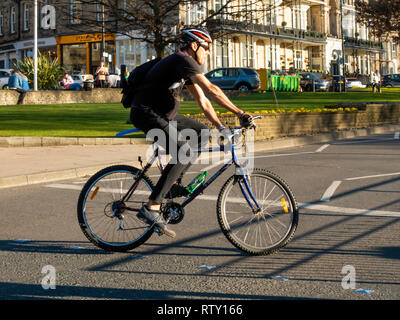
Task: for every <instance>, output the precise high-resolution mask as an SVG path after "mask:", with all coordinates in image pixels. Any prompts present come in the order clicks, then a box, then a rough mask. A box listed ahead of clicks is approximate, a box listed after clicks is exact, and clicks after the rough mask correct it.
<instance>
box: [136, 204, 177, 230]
mask: <svg viewBox="0 0 400 320" xmlns="http://www.w3.org/2000/svg"><path fill="white" fill-rule="evenodd" d="M136 216H137V217H138V218H139V219H140V220H142V221H144V222H145V223H147V224H149V225H151V226H153V225H154V226H155V227H156V228H157V229H158V231H160V232H161V233H162V234H166V235H167V236H169V237H171V238H175V236H176V233H175V232H174V231H172V230H169V229H168V228H167V224H166V223H165V220H164V218H163V216H162V215H161V213H160V211H155V210H150V209H148V208H147V207H146V206H143V207H141V208H140V210H139V212H138V213H137V215H136Z"/></svg>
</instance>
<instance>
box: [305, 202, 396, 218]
mask: <svg viewBox="0 0 400 320" xmlns="http://www.w3.org/2000/svg"><path fill="white" fill-rule="evenodd" d="M299 208H301V209H309V210H317V211H325V212H336V213H341V214H346V215H353V214H354V215H363V216H374V217H395V218H398V217H400V212H396V211H385V210H371V209H356V208H343V207H335V206H327V205H322V204H315V203H302V204H299Z"/></svg>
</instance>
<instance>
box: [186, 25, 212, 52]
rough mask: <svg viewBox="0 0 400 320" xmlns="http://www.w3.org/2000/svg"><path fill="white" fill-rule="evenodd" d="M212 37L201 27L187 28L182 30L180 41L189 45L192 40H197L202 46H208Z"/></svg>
mask: <svg viewBox="0 0 400 320" xmlns="http://www.w3.org/2000/svg"><path fill="white" fill-rule="evenodd" d="M211 41H212V38H211V36H210V34H209V33H208V31H207V30H205V29H202V28H187V29H184V30H182V33H181V42H182V43H183V44H184V45H189V44H190V43H192V42H197V43H198V44H199V45H201V46H202V47H205V48H208V46H209V43H211Z"/></svg>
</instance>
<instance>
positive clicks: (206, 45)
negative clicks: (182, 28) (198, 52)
mask: <svg viewBox="0 0 400 320" xmlns="http://www.w3.org/2000/svg"><path fill="white" fill-rule="evenodd" d="M200 47H202V48H203V49H204V50H206V51H210V46H209V45H208V43H207V44H204V43H202V44H200Z"/></svg>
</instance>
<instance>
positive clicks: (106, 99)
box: [0, 88, 246, 105]
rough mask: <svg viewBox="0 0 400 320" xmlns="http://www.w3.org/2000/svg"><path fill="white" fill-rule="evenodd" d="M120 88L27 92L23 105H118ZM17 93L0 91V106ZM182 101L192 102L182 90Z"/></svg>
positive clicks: (10, 102)
mask: <svg viewBox="0 0 400 320" xmlns="http://www.w3.org/2000/svg"><path fill="white" fill-rule="evenodd" d="M121 90H122V89H120V88H105V89H100V88H95V89H92V90H89V91H72V90H61V89H60V90H41V91H37V92H34V91H29V92H27V94H26V97H25V99H24V103H25V104H62V103H119V102H121V98H122V94H121ZM225 93H226V95H227V96H228V97H230V98H233V97H237V96H240V95H245V94H246V93H242V92H239V91H225ZM18 96H19V93H17V92H16V91H14V90H0V105H14V104H16V103H17V101H18ZM181 98H182V100H185V101H186V100H193V98H192V97H191V95H190V93H189V92H188V91H187V90H183V92H182V96H181Z"/></svg>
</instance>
